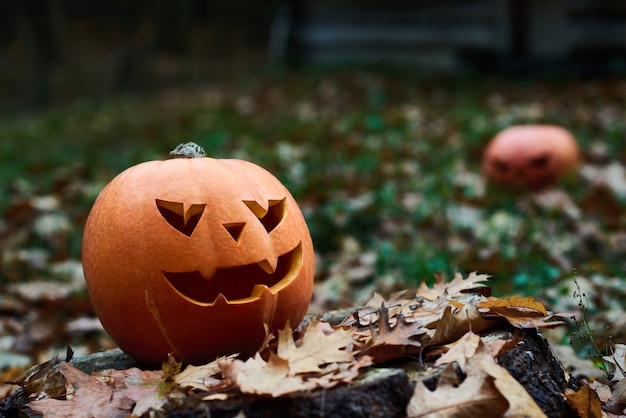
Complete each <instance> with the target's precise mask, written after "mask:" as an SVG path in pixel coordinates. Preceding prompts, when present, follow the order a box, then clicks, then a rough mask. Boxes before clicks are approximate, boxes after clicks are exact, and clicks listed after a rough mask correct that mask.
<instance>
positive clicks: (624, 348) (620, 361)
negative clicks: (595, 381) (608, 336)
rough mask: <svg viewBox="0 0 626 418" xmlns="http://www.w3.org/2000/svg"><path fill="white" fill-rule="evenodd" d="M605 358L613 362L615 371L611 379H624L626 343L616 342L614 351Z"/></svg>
mask: <svg viewBox="0 0 626 418" xmlns="http://www.w3.org/2000/svg"><path fill="white" fill-rule="evenodd" d="M603 358H604V360H606V361H608V362H609V363H610V364H611V369H612V371H613V377H612V378H611V381H614V382H615V381H618V380H623V379H624V378H625V376H624V373H626V344H615V346H614V347H613V353H612V354H611V355H610V356H604V357H603Z"/></svg>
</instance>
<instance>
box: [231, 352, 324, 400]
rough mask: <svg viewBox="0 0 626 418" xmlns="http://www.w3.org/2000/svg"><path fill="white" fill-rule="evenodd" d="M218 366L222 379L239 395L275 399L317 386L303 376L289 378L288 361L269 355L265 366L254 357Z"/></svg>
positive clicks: (259, 358) (258, 356)
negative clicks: (230, 383) (238, 392)
mask: <svg viewBox="0 0 626 418" xmlns="http://www.w3.org/2000/svg"><path fill="white" fill-rule="evenodd" d="M219 366H220V369H221V370H222V373H223V374H224V377H226V378H227V379H230V380H231V381H233V382H234V383H235V384H236V385H237V387H238V388H239V390H240V391H241V392H242V393H248V394H255V395H265V396H272V397H278V396H282V395H286V394H288V393H292V392H297V391H300V390H308V389H313V388H315V386H316V385H315V384H314V383H313V382H306V381H305V380H304V379H303V378H302V376H299V375H298V376H293V375H290V368H289V361H288V360H285V359H282V358H280V357H279V356H277V355H276V354H274V353H272V352H270V357H269V360H268V361H267V362H266V361H265V360H263V359H262V358H261V356H260V355H259V354H257V355H256V356H255V357H252V358H249V359H248V360H246V361H245V362H243V361H241V360H237V359H224V360H219Z"/></svg>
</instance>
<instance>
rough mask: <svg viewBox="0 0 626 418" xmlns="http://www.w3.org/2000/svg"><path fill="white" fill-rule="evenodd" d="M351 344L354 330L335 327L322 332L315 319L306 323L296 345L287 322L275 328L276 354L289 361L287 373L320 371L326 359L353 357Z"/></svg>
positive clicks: (337, 359) (344, 359)
mask: <svg viewBox="0 0 626 418" xmlns="http://www.w3.org/2000/svg"><path fill="white" fill-rule="evenodd" d="M353 344H354V331H353V330H347V329H343V328H337V329H335V330H334V332H332V333H331V334H328V335H327V334H325V333H324V330H323V328H322V326H320V323H319V322H318V321H313V322H311V323H309V324H308V326H307V327H306V330H305V332H304V337H302V341H301V342H300V344H299V345H296V343H295V341H294V339H293V333H292V331H291V328H290V327H289V326H286V327H285V329H283V330H280V331H278V349H277V354H278V357H280V358H282V359H285V360H287V361H288V365H289V375H295V374H298V373H308V372H320V371H322V369H321V368H320V366H322V365H324V364H328V363H346V362H351V361H352V360H353V359H354V353H353V352H352V351H350V350H348V348H349V346H351V345H353Z"/></svg>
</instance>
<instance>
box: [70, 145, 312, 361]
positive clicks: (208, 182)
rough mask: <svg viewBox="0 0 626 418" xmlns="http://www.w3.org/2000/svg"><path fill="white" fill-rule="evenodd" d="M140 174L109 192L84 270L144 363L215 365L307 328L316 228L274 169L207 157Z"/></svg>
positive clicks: (101, 309) (140, 169)
mask: <svg viewBox="0 0 626 418" xmlns="http://www.w3.org/2000/svg"><path fill="white" fill-rule="evenodd" d="M173 153H175V156H177V157H183V158H174V159H170V160H165V161H150V162H145V163H142V164H138V165H136V166H134V167H131V168H129V169H127V170H125V171H124V172H122V173H121V174H119V175H118V176H117V177H116V178H114V179H113V180H112V181H111V182H110V183H109V184H108V185H107V186H106V187H105V188H104V189H103V190H102V192H101V193H100V195H99V196H98V198H97V199H96V201H95V203H94V206H93V208H92V209H91V212H90V214H89V217H88V219H87V222H86V225H85V231H84V236H83V244H82V261H83V266H84V267H83V268H84V273H85V279H86V281H87V286H88V289H89V294H90V297H91V300H92V303H93V306H94V309H95V311H96V313H97V314H98V316H99V318H100V320H101V322H102V324H103V326H104V328H105V329H106V331H107V332H108V333H109V334H110V335H111V337H112V338H113V339H114V340H115V341H116V343H117V344H118V345H119V346H120V348H121V349H122V350H124V351H125V352H126V353H127V354H129V355H130V356H132V357H134V358H135V359H137V360H139V361H142V362H145V363H151V364H156V363H160V362H162V361H164V360H165V359H166V358H167V355H168V353H171V354H172V355H173V356H174V357H175V358H176V359H177V360H179V361H184V362H191V363H200V362H207V361H209V360H212V359H214V358H215V357H216V356H220V355H226V354H230V353H239V352H241V353H253V352H255V351H256V350H257V349H258V348H259V347H260V345H261V344H262V342H263V340H264V338H265V336H266V333H267V332H268V331H272V330H275V329H280V328H282V327H284V325H285V324H286V323H290V324H291V325H292V326H297V325H298V324H299V323H300V321H301V320H302V319H303V317H304V315H305V314H306V312H307V309H308V306H309V302H310V299H311V295H312V291H313V275H314V252H313V244H312V241H311V237H310V234H309V230H308V228H307V225H306V223H305V220H304V217H303V215H302V213H301V211H300V209H299V208H298V205H297V203H296V201H295V200H294V198H293V197H292V196H291V194H290V193H289V191H288V190H287V189H286V188H285V187H284V186H283V185H282V184H281V183H280V182H279V180H278V179H276V177H274V176H273V175H272V174H270V173H269V172H268V171H266V170H265V169H263V168H261V167H259V166H257V165H255V164H253V163H250V162H246V161H242V160H228V159H225V160H218V159H213V158H207V157H204V151H203V150H202V149H201V148H200V147H198V146H197V145H195V144H191V143H190V144H184V145H183V146H179V148H177V150H175V151H173Z"/></svg>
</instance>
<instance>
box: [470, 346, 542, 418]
mask: <svg viewBox="0 0 626 418" xmlns="http://www.w3.org/2000/svg"><path fill="white" fill-rule="evenodd" d="M474 368H479V369H482V370H483V371H484V372H485V373H486V374H488V375H489V376H491V377H492V378H494V379H495V385H496V387H497V388H498V390H499V391H500V393H502V395H503V396H504V397H505V398H506V399H507V401H508V402H509V409H508V411H506V413H505V415H504V416H505V417H506V418H517V417H527V418H545V417H546V415H545V414H544V412H543V411H542V410H541V408H539V406H538V405H537V403H536V402H535V400H534V399H533V398H532V397H531V396H530V395H529V394H528V392H526V389H524V387H523V386H522V385H521V384H520V383H519V382H518V381H517V380H515V378H514V377H513V376H511V375H510V374H509V372H508V371H507V370H506V369H505V368H504V367H501V366H500V365H498V364H497V363H496V361H495V360H494V359H493V357H492V356H491V355H490V354H489V350H488V349H487V347H486V345H485V344H484V343H483V342H482V341H481V342H480V343H479V344H478V347H477V349H476V353H475V354H474V356H473V357H472V358H471V359H469V360H468V366H467V372H468V373H469V371H470V370H472V369H474Z"/></svg>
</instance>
